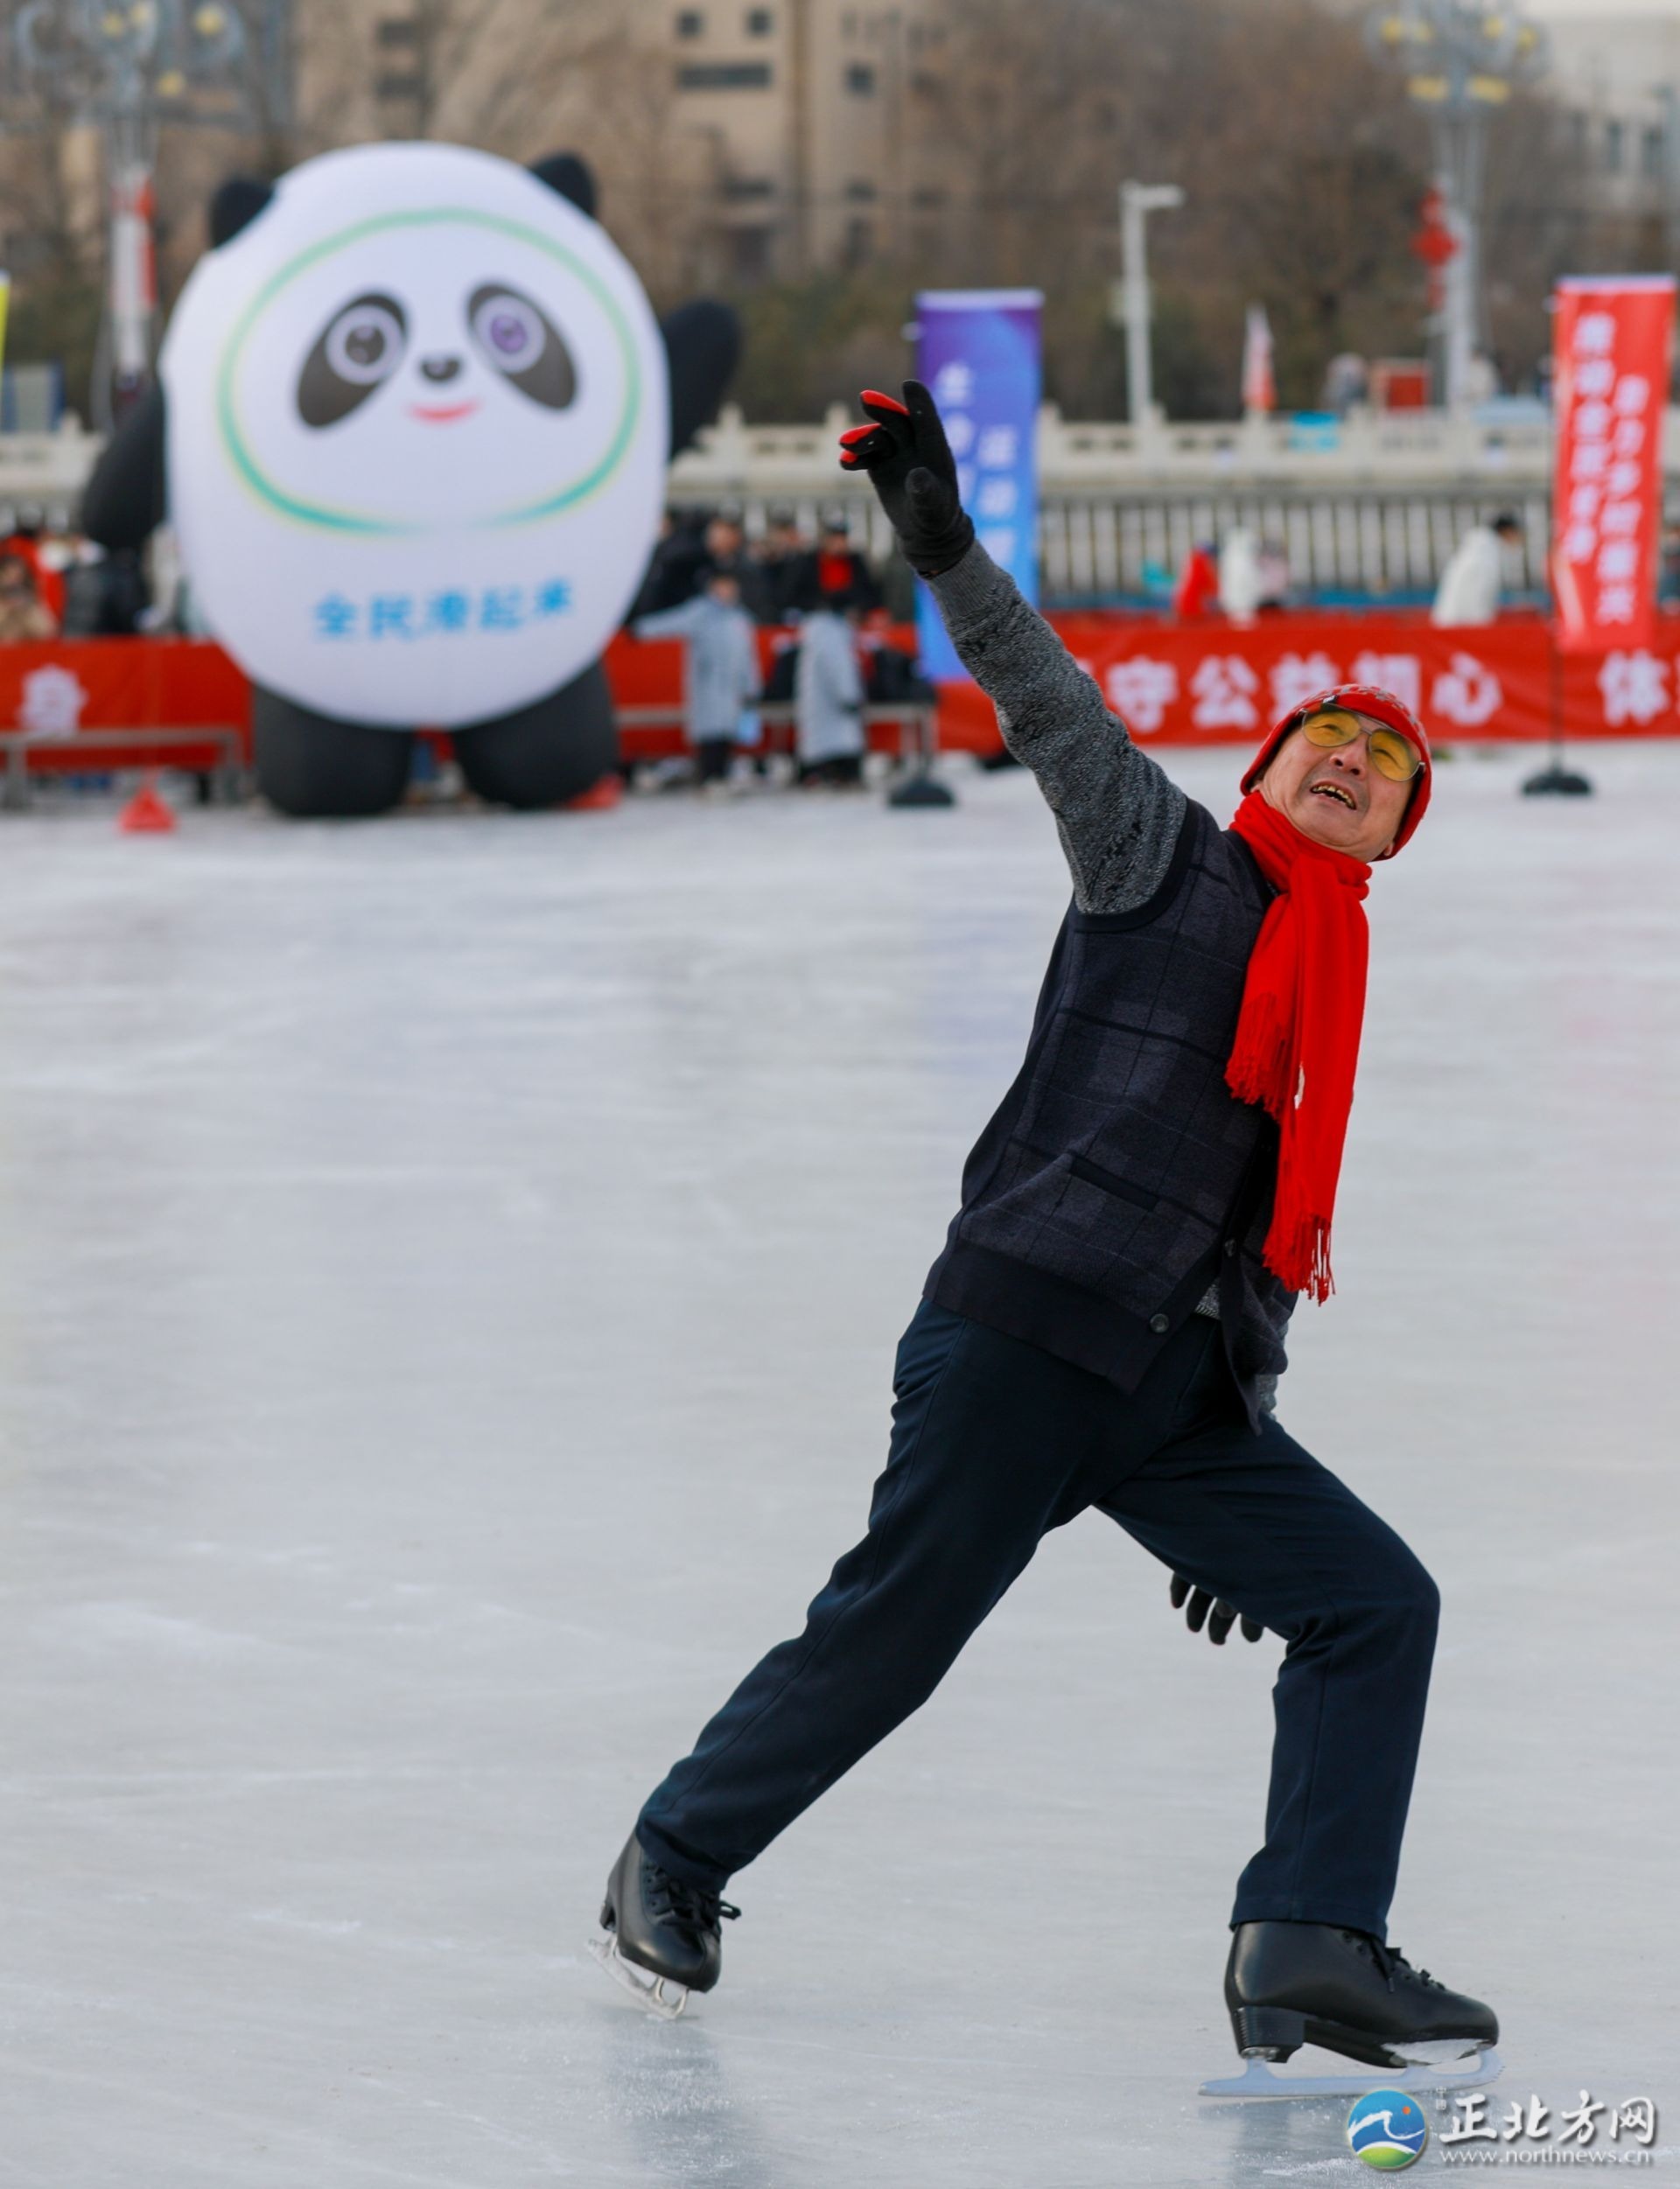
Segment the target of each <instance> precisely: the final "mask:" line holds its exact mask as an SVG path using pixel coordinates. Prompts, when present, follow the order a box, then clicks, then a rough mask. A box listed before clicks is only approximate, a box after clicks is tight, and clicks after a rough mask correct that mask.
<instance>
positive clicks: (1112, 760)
mask: <svg viewBox="0 0 1680 2189" xmlns="http://www.w3.org/2000/svg"><path fill="white" fill-rule="evenodd" d="M904 392H905V401H904V402H897V401H896V400H895V399H894V398H893V396H891V395H879V394H876V393H874V392H873V391H872V392H870V393H869V394H866V395H865V397H864V399H863V405H864V409H865V411H866V412H867V413H868V415H869V416H870V418H871V419H872V421H873V423H872V424H870V425H867V426H857V427H854V428H853V429H852V430H851V432H849V433H848V434H846V435H845V436H844V453H843V454H842V457H841V459H840V460H841V463H842V465H843V466H844V468H845V469H847V470H849V471H865V472H868V473H869V476H870V481H871V484H872V486H874V488H875V491H876V493H878V494H879V496H880V499H881V504H882V507H884V508H885V509H886V513H887V515H888V516H889V517H890V518H891V519H892V521H893V530H894V531H895V532H896V533H897V535H898V539H899V545H900V548H901V549H902V550H903V552H904V556H905V559H906V560H907V562H908V563H909V564H910V566H911V568H912V569H913V570H915V571H916V572H917V573H918V574H919V575H920V576H921V577H924V578H926V579H927V581H928V584H929V585H930V586H931V587H932V589H933V592H934V598H935V599H936V600H937V601H938V603H939V607H940V613H941V614H942V616H943V617H944V619H945V626H946V628H947V630H948V631H949V633H950V634H951V642H952V644H953V645H954V646H955V647H956V651H957V654H958V657H959V658H960V659H961V661H962V662H963V667H964V668H966V669H967V670H968V672H969V674H970V675H971V676H972V677H973V678H974V681H975V682H976V683H977V684H978V685H979V687H980V689H981V690H982V691H984V693H985V695H986V696H987V698H988V699H990V700H991V703H992V704H993V705H994V706H995V707H996V708H997V710H998V728H999V730H1001V731H1002V732H1003V737H1004V742H1005V744H1006V745H1008V747H1009V749H1010V751H1011V752H1012V753H1013V754H1014V755H1015V757H1016V759H1019V760H1021V761H1023V762H1024V763H1025V764H1026V766H1028V767H1030V768H1031V769H1032V770H1033V774H1034V775H1035V776H1036V777H1037V778H1038V781H1039V787H1040V789H1041V790H1042V791H1043V793H1044V794H1045V798H1046V800H1047V802H1048V804H1049V807H1050V809H1051V811H1052V812H1053V813H1054V815H1055V817H1056V826H1057V829H1058V831H1059V833H1060V835H1061V845H1062V850H1063V851H1064V852H1065V853H1066V855H1067V859H1068V869H1069V871H1070V872H1071V874H1072V876H1073V883H1074V899H1075V903H1076V904H1077V905H1078V906H1079V908H1080V910H1081V911H1082V912H1092V913H1111V912H1130V911H1131V910H1132V909H1133V907H1134V906H1138V905H1141V904H1142V903H1144V902H1145V899H1147V898H1149V897H1151V896H1152V895H1153V894H1154V892H1155V891H1156V890H1157V889H1158V888H1159V886H1160V884H1161V882H1162V880H1163V879H1164V878H1165V877H1166V870H1167V866H1168V864H1169V863H1170V861H1171V859H1172V857H1173V846H1174V844H1175V843H1177V842H1178V837H1179V832H1180V829H1181V828H1182V826H1183V822H1184V813H1185V797H1184V794H1183V792H1182V791H1180V789H1179V788H1178V787H1177V786H1176V785H1175V784H1173V782H1171V781H1170V780H1168V778H1167V776H1166V773H1165V772H1164V771H1163V770H1162V769H1161V768H1160V767H1159V766H1158V765H1157V763H1156V762H1155V761H1154V760H1153V759H1152V758H1151V757H1150V756H1149V754H1147V753H1146V752H1140V751H1139V750H1138V747H1137V746H1136V745H1134V744H1133V743H1132V741H1131V738H1129V737H1128V736H1127V734H1126V730H1125V725H1124V723H1123V722H1122V721H1121V720H1120V718H1119V717H1118V716H1117V715H1116V714H1114V713H1113V712H1112V710H1110V707H1109V706H1108V704H1107V703H1106V702H1105V701H1104V699H1103V694H1102V692H1101V691H1100V690H1099V689H1098V688H1097V685H1096V681H1095V679H1093V678H1092V677H1091V676H1089V675H1087V673H1086V672H1085V671H1084V670H1083V669H1082V668H1080V666H1079V664H1078V663H1077V662H1076V661H1075V660H1074V658H1073V656H1072V654H1069V653H1068V649H1067V647H1065V646H1063V644H1062V643H1061V640H1060V639H1059V638H1057V636H1056V634H1055V633H1054V631H1053V630H1052V629H1051V628H1050V626H1049V625H1048V624H1047V622H1046V621H1045V620H1044V619H1043V617H1042V616H1040V614H1038V612H1036V611H1035V610H1034V609H1033V608H1031V607H1029V606H1028V605H1027V603H1026V600H1025V599H1024V598H1022V596H1021V593H1020V591H1019V587H1018V586H1017V585H1016V584H1015V583H1014V581H1013V579H1012V578H1011V577H1009V575H1008V574H1007V572H1006V571H1004V570H999V569H998V565H997V564H996V563H994V562H993V561H992V559H991V556H989V555H988V554H987V553H986V551H985V549H984V548H983V547H981V546H980V545H979V544H978V543H977V541H976V539H975V536H974V527H973V525H972V524H971V523H970V521H969V518H968V516H967V514H966V513H965V512H964V510H963V505H962V502H961V500H960V499H959V497H958V493H957V486H956V462H955V460H954V459H953V458H952V456H951V452H950V449H949V445H948V444H947V442H946V438H945V430H944V428H943V427H942V425H941V423H940V420H939V413H938V411H937V409H935V404H934V400H933V397H932V396H931V395H929V394H928V390H927V388H924V387H923V386H922V385H921V382H920V381H906V383H905V390H904Z"/></svg>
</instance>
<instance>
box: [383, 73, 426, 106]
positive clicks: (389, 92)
mask: <svg viewBox="0 0 1680 2189" xmlns="http://www.w3.org/2000/svg"><path fill="white" fill-rule="evenodd" d="M425 92H426V87H425V84H424V82H423V80H422V79H421V78H420V77H419V76H417V75H402V76H399V75H397V74H395V73H391V72H389V71H388V72H387V73H385V74H384V75H382V76H376V77H375V78H374V98H375V99H423V98H424V96H425Z"/></svg>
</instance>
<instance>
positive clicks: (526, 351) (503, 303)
mask: <svg viewBox="0 0 1680 2189" xmlns="http://www.w3.org/2000/svg"><path fill="white" fill-rule="evenodd" d="M466 318H467V325H469V326H470V327H471V328H472V339H473V341H474V342H475V343H477V345H478V346H479V351H480V352H481V353H482V354H483V356H484V357H485V359H486V360H487V362H489V363H490V364H492V365H493V366H494V367H495V368H496V370H497V371H498V372H499V373H500V374H501V375H502V377H503V378H504V379H505V380H510V381H512V382H513V383H514V387H515V388H518V389H519V390H520V392H521V395H528V396H529V397H530V398H531V400H532V402H540V403H542V405H543V406H544V407H545V408H546V409H549V410H563V409H565V407H566V405H567V404H568V403H569V402H570V401H571V399H572V397H573V396H574V395H576V394H577V374H576V373H575V372H574V371H573V370H572V363H571V353H570V351H569V350H568V349H567V347H566V346H565V344H564V343H563V341H562V340H561V339H560V336H559V334H558V333H557V332H556V329H555V327H554V325H553V323H552V322H551V321H550V320H549V318H548V315H547V314H546V313H545V312H544V311H542V308H541V307H540V306H539V305H537V304H533V303H532V302H531V300H530V298H529V297H526V296H521V293H520V291H519V290H517V289H509V288H508V287H507V285H506V283H502V282H488V283H486V284H485V285H484V287H483V288H481V289H475V290H473V291H472V296H471V297H469V298H468V299H467V305H466Z"/></svg>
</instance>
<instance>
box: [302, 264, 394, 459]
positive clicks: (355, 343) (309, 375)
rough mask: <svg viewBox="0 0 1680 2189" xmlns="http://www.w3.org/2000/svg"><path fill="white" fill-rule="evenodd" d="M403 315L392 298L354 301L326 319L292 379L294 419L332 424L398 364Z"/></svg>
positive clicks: (364, 398)
mask: <svg viewBox="0 0 1680 2189" xmlns="http://www.w3.org/2000/svg"><path fill="white" fill-rule="evenodd" d="M408 346H409V317H408V314H407V312H405V311H403V309H402V305H401V304H399V303H398V302H397V300H396V298H395V297H387V296H382V295H380V294H379V293H378V292H376V291H373V292H370V293H369V294H368V295H367V296H365V297H354V298H353V300H352V301H351V302H350V303H349V304H346V305H344V306H343V307H342V309H341V310H339V311H336V312H335V313H334V314H333V316H332V318H331V319H329V320H328V322H327V324H326V326H325V329H324V330H323V332H322V333H321V335H320V338H319V339H318V341H317V342H316V344H315V346H314V348H313V349H312V350H311V352H310V353H309V355H308V356H307V357H306V358H305V359H304V369H303V371H302V372H301V373H299V374H298V375H297V415H298V416H299V417H300V418H302V420H303V422H304V424H305V425H307V426H329V425H336V424H337V423H338V422H339V419H340V418H347V417H348V416H349V415H350V413H351V412H352V411H353V409H356V407H357V406H358V404H360V403H363V402H366V401H367V398H368V396H369V395H372V394H373V392H374V388H379V387H381V386H383V384H384V382H385V381H388V379H389V378H390V376H391V374H393V373H394V372H395V370H396V368H397V367H398V366H399V365H400V364H401V363H402V354H403V352H404V351H405V350H406V349H407V348H408Z"/></svg>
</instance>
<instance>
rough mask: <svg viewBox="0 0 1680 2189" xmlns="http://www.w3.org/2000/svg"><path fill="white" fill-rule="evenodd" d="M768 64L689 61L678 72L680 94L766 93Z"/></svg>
mask: <svg viewBox="0 0 1680 2189" xmlns="http://www.w3.org/2000/svg"><path fill="white" fill-rule="evenodd" d="M769 83H770V66H769V63H768V62H767V61H690V62H689V64H688V65H687V66H686V67H683V68H679V69H678V70H677V72H676V87H677V89H678V90H679V91H765V90H767V89H768V87H769Z"/></svg>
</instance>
